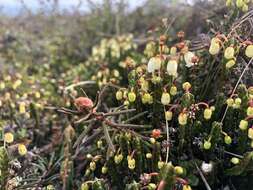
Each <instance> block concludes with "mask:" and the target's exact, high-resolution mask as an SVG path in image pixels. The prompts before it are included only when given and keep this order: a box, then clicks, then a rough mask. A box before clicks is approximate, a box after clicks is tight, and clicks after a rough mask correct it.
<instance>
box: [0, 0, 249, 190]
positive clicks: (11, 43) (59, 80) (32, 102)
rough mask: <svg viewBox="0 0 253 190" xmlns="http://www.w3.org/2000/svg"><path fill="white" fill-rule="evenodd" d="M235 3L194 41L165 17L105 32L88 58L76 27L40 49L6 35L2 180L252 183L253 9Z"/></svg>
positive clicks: (161, 185) (92, 185)
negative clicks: (142, 27) (141, 35)
mask: <svg viewBox="0 0 253 190" xmlns="http://www.w3.org/2000/svg"><path fill="white" fill-rule="evenodd" d="M226 5H227V7H228V12H227V13H226V16H225V18H222V19H221V18H219V17H218V16H217V17H214V18H213V22H212V21H211V20H208V22H209V24H210V23H211V24H210V29H209V30H208V33H206V34H200V35H198V36H197V37H196V38H194V39H188V37H187V35H186V33H185V32H184V31H179V32H177V33H176V34H174V35H173V34H170V33H169V29H170V26H171V25H170V24H169V23H168V20H167V19H163V20H162V23H163V24H162V26H163V27H160V26H159V27H157V28H155V29H151V30H150V31H149V34H148V35H149V36H151V37H150V38H147V39H145V40H144V43H141V44H138V43H137V42H138V40H136V39H135V38H134V36H133V35H132V34H125V35H117V36H115V37H110V38H103V39H102V40H101V41H100V42H99V43H98V44H97V45H94V46H93V47H92V48H91V54H90V55H89V56H88V57H87V59H85V60H84V59H83V57H82V56H81V54H80V52H81V50H80V49H81V48H80V49H78V48H77V49H78V50H76V51H75V49H73V48H72V45H73V44H70V43H69V41H68V38H67V37H66V36H64V35H63V36H62V35H60V34H59V36H58V35H57V36H55V37H53V38H48V40H47V43H44V42H43V40H44V39H43V40H42V41H36V45H35V46H36V47H37V48H33V46H32V45H31V44H32V43H30V40H31V39H32V37H31V38H30V39H29V40H28V39H27V38H26V37H24V34H23V33H17V34H15V38H14V39H12V37H13V36H9V34H4V35H3V39H2V41H1V44H2V46H1V50H0V55H1V59H2V61H3V62H4V63H10V64H12V66H11V67H8V66H7V64H4V65H3V72H2V73H0V74H1V75H0V132H1V134H0V189H8V190H14V189H43V190H56V189H64V190H67V189H81V190H88V189H94V190H103V189H115V190H116V189H126V190H137V189H147V190H155V189H157V190H167V189H168V190H170V189H171V190H172V189H173V190H191V189H196V190H198V189H199V190H200V189H201V190H202V189H207V190H210V189H217V190H225V189H234V188H237V189H246V188H248V187H251V186H252V180H251V179H252V177H253V84H252V65H253V64H252V62H253V41H252V39H253V38H252V37H253V35H252V29H253V27H252V19H253V12H252V10H251V11H248V9H249V7H250V6H251V5H250V2H249V1H246V0H241V1H240V0H236V1H229V0H227V1H226ZM241 11H243V12H246V13H245V14H244V15H242V12H241ZM215 22H217V23H215ZM108 30H109V29H108ZM172 33H174V32H172ZM46 38H47V37H46ZM80 44H82V43H81V42H80ZM80 44H77V46H78V47H80V46H81V45H80ZM33 45H34V44H33ZM79 45H80V46H79ZM40 50H43V51H40ZM35 58H38V59H36V60H37V62H38V63H39V64H41V66H39V67H38V65H36V64H34V63H35V62H36V61H35ZM0 66H1V65H0Z"/></svg>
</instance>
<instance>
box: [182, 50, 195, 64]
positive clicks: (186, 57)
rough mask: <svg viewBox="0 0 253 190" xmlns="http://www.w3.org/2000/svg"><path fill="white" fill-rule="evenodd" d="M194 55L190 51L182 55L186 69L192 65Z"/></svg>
mask: <svg viewBox="0 0 253 190" xmlns="http://www.w3.org/2000/svg"><path fill="white" fill-rule="evenodd" d="M194 56H195V54H194V53H193V52H191V51H188V52H187V53H185V54H184V61H185V63H186V65H185V66H186V67H192V66H193V65H194V63H193V62H192V60H193V58H194Z"/></svg>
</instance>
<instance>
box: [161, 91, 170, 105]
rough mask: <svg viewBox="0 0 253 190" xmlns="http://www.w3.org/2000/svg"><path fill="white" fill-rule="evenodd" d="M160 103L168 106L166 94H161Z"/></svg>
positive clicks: (167, 94)
mask: <svg viewBox="0 0 253 190" xmlns="http://www.w3.org/2000/svg"><path fill="white" fill-rule="evenodd" d="M161 102H162V104H163V105H169V103H170V94H169V93H168V92H163V93H162V97H161Z"/></svg>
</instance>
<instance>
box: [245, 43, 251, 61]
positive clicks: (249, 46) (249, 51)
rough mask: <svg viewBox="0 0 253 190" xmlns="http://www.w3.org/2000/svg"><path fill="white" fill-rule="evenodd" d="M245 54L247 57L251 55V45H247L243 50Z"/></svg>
mask: <svg viewBox="0 0 253 190" xmlns="http://www.w3.org/2000/svg"><path fill="white" fill-rule="evenodd" d="M245 55H246V56H247V57H249V58H252V57H253V45H248V46H247V48H246V50H245Z"/></svg>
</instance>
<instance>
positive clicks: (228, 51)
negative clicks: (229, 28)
mask: <svg viewBox="0 0 253 190" xmlns="http://www.w3.org/2000/svg"><path fill="white" fill-rule="evenodd" d="M234 54H235V49H234V48H233V47H231V46H230V47H227V48H226V49H225V51H224V57H225V58H226V59H232V58H234Z"/></svg>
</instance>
